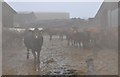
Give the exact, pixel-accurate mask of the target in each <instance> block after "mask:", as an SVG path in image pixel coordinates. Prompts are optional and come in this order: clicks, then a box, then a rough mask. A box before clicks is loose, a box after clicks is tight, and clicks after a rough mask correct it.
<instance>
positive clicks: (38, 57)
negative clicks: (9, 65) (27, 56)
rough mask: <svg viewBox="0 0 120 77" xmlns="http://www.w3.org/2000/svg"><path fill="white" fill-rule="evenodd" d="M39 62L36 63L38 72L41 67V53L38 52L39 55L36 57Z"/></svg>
mask: <svg viewBox="0 0 120 77" xmlns="http://www.w3.org/2000/svg"><path fill="white" fill-rule="evenodd" d="M36 58H37V61H36V71H39V69H40V67H39V65H40V51H37V55H36Z"/></svg>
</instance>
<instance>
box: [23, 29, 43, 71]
mask: <svg viewBox="0 0 120 77" xmlns="http://www.w3.org/2000/svg"><path fill="white" fill-rule="evenodd" d="M24 44H25V46H26V47H27V51H28V52H27V59H28V58H29V50H30V49H31V51H32V54H33V56H34V65H35V70H37V71H38V69H39V63H40V51H41V47H42V45H43V36H42V34H41V31H39V30H38V29H37V28H35V30H34V31H25V36H24Z"/></svg>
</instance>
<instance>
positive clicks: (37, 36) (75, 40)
mask: <svg viewBox="0 0 120 77" xmlns="http://www.w3.org/2000/svg"><path fill="white" fill-rule="evenodd" d="M117 33H118V32H117V28H112V29H102V28H96V27H93V28H86V29H81V30H79V29H76V28H70V29H59V28H58V29H47V28H46V29H43V28H28V29H24V30H23V31H18V32H15V31H10V30H6V29H3V37H2V38H3V42H2V45H3V49H5V48H7V46H11V43H13V42H14V44H15V43H21V42H23V43H24V45H25V47H26V48H27V59H29V51H30V50H31V51H32V54H33V56H34V65H35V69H36V70H39V63H40V60H39V56H40V51H41V48H42V45H43V35H46V34H47V35H49V36H50V37H49V40H50V41H51V40H52V36H54V35H55V36H59V38H60V40H61V41H62V40H64V38H63V37H64V36H65V37H66V39H65V40H67V44H66V45H68V46H74V47H78V48H83V49H94V48H100V49H101V48H107V47H108V48H115V49H117V42H118V39H117V38H118V35H117ZM20 40H21V41H20ZM53 42H54V41H53Z"/></svg>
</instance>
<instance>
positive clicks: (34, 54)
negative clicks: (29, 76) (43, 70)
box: [32, 50, 36, 70]
mask: <svg viewBox="0 0 120 77" xmlns="http://www.w3.org/2000/svg"><path fill="white" fill-rule="evenodd" d="M32 54H33V56H34V67H35V70H36V53H35V51H34V50H32Z"/></svg>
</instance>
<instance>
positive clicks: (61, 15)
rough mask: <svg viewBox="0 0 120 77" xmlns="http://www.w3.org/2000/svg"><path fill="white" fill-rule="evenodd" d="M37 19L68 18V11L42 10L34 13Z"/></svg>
mask: <svg viewBox="0 0 120 77" xmlns="http://www.w3.org/2000/svg"><path fill="white" fill-rule="evenodd" d="M35 15H36V17H37V19H38V20H51V19H69V13H60V12H58V13H56V12H51V13H49V12H42V13H39V12H38V13H35Z"/></svg>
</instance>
